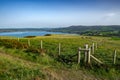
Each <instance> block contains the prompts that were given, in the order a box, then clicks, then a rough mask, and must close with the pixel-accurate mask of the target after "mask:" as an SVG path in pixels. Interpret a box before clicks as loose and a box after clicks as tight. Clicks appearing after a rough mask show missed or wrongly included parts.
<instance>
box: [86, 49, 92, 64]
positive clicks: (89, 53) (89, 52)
mask: <svg viewBox="0 0 120 80" xmlns="http://www.w3.org/2000/svg"><path fill="white" fill-rule="evenodd" d="M90 55H91V49H90V48H89V51H88V59H87V60H88V64H90Z"/></svg>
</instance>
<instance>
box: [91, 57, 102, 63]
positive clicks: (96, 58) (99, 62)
mask: <svg viewBox="0 0 120 80" xmlns="http://www.w3.org/2000/svg"><path fill="white" fill-rule="evenodd" d="M90 56H91V58H93V59H94V60H96V61H97V62H99V63H101V64H103V62H102V61H100V60H98V59H97V58H95V57H94V56H93V55H90Z"/></svg>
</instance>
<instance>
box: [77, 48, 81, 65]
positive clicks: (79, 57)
mask: <svg viewBox="0 0 120 80" xmlns="http://www.w3.org/2000/svg"><path fill="white" fill-rule="evenodd" d="M80 59H81V48H80V47H79V48H78V64H80Z"/></svg>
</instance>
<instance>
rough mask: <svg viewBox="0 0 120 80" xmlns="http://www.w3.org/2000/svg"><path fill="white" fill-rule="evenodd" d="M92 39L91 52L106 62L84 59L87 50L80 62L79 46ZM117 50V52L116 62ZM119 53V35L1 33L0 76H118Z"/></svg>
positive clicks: (2, 79) (83, 79)
mask: <svg viewBox="0 0 120 80" xmlns="http://www.w3.org/2000/svg"><path fill="white" fill-rule="evenodd" d="M41 41H42V42H41ZM41 43H42V45H41ZM93 43H94V44H95V52H94V54H92V55H93V56H95V57H96V58H97V59H99V60H100V61H102V62H103V64H100V63H98V62H96V61H95V60H93V59H91V63H90V64H87V63H85V62H84V52H82V53H81V62H80V64H78V61H77V60H78V47H81V48H84V46H85V44H88V45H89V47H91V45H92V44H93ZM59 44H61V46H60V47H59ZM41 46H42V48H41ZM96 46H97V47H96ZM59 48H60V49H59ZM114 50H116V52H117V53H116V56H117V57H116V63H115V64H113V55H114ZM59 51H60V55H59ZM119 53H120V38H115V37H94V36H75V35H50V36H37V37H34V38H19V39H18V38H9V37H0V80H95V79H97V80H119V79H120V69H119V67H120V54H119Z"/></svg>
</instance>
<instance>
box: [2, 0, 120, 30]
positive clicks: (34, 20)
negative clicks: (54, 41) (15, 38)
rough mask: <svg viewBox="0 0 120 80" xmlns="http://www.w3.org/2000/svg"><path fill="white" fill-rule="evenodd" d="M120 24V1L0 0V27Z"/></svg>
mask: <svg viewBox="0 0 120 80" xmlns="http://www.w3.org/2000/svg"><path fill="white" fill-rule="evenodd" d="M71 25H120V0H0V28H49V27H50V28H51V27H53V28H54V27H68V26H71Z"/></svg>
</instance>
